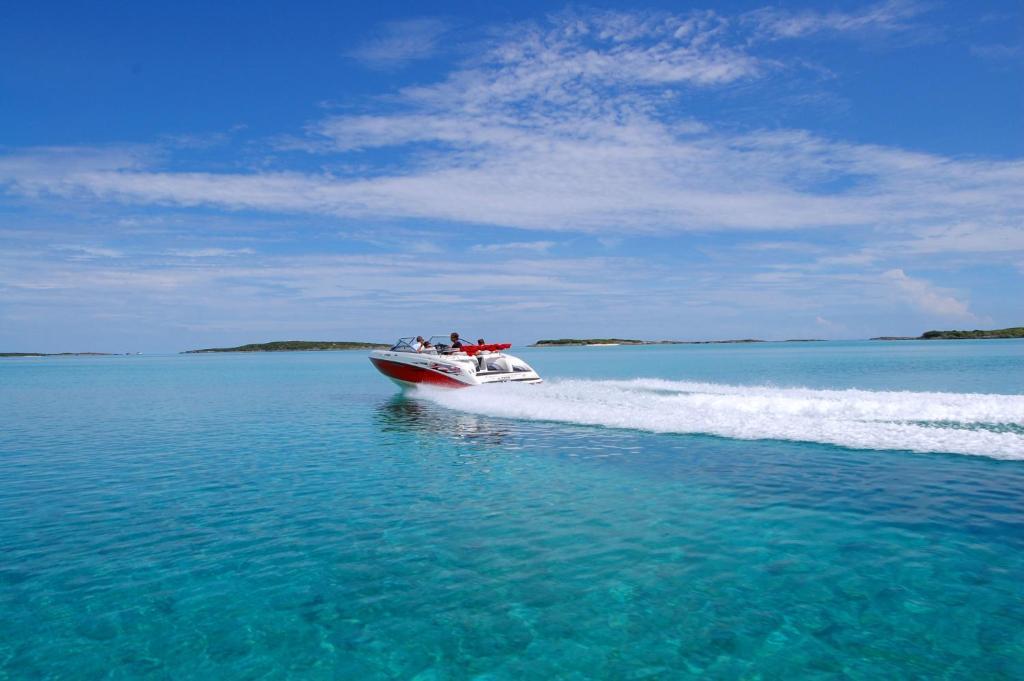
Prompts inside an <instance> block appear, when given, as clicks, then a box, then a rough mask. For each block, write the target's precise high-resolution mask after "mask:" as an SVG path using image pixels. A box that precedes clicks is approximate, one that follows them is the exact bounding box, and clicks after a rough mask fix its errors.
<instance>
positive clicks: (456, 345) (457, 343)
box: [449, 331, 465, 352]
mask: <svg viewBox="0 0 1024 681" xmlns="http://www.w3.org/2000/svg"><path fill="white" fill-rule="evenodd" d="M449 338H451V340H452V344H451V349H452V352H456V351H458V350H461V349H462V346H463V345H465V343H463V342H462V341H461V340H459V334H457V333H455V332H454V331H452V335H451V336H449Z"/></svg>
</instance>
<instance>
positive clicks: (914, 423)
mask: <svg viewBox="0 0 1024 681" xmlns="http://www.w3.org/2000/svg"><path fill="white" fill-rule="evenodd" d="M420 394H421V395H423V396H425V397H427V398H428V399H430V400H432V401H434V402H436V403H438V404H441V405H443V406H445V407H449V408H452V409H457V410H461V411H466V412H472V413H476V414H482V415H489V416H496V417H504V418H514V419H528V420H542V421H555V422H561V423H573V424H580V425H593V426H605V427H609V428H629V429H635V430H644V431H650V432H655V433H702V434H708V435H717V436H721V437H729V438H740V439H748V440H754V439H774V440H795V441H804V442H820V443H826V444H833V445H840V446H843V447H854V448H860V449H895V450H911V451H916V452H947V453H955V454H973V455H978V456H988V457H992V458H996V459H1014V460H1024V395H991V394H977V393H938V392H897V391H870V390H814V389H809V388H776V387H769V386H737V385H721V384H715V383H694V382H686V381H667V380H661V379H635V380H628V381H593V380H555V381H550V382H547V383H544V384H541V385H515V384H505V385H492V386H486V387H481V388H478V389H472V390H441V389H426V390H421V391H420Z"/></svg>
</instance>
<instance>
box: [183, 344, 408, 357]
mask: <svg viewBox="0 0 1024 681" xmlns="http://www.w3.org/2000/svg"><path fill="white" fill-rule="evenodd" d="M390 347H391V346H390V345H389V344H387V343H363V342H359V341H273V342H271V343H249V344H248V345H239V346H238V347H234V348H204V349H202V350H186V351H185V352H184V353H182V354H185V355H192V354H198V353H203V352H295V351H303V350H375V349H378V348H390Z"/></svg>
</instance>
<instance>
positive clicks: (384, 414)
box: [376, 393, 513, 445]
mask: <svg viewBox="0 0 1024 681" xmlns="http://www.w3.org/2000/svg"><path fill="white" fill-rule="evenodd" d="M376 416H377V420H378V422H379V423H380V425H381V430H382V431H384V432H412V433H419V434H423V435H433V436H443V437H449V438H454V439H456V440H470V441H473V442H474V443H478V444H482V445H502V444H506V443H507V442H508V440H509V438H510V437H511V436H512V434H513V433H512V431H513V427H512V425H511V424H509V423H508V422H507V421H501V420H499V419H494V418H492V417H487V416H479V415H477V414H466V413H462V412H458V411H453V410H451V409H448V408H446V407H442V406H440V405H437V404H434V403H433V402H430V401H429V400H426V399H423V398H417V397H416V396H415V395H409V394H406V393H400V394H398V395H395V396H393V397H391V398H390V399H388V400H385V401H383V402H381V403H380V404H379V405H378V407H377V414H376Z"/></svg>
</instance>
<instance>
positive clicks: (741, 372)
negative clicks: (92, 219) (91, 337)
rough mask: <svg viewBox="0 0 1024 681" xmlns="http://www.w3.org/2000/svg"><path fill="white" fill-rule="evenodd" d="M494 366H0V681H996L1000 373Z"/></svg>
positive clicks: (762, 355)
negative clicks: (514, 370) (396, 377)
mask: <svg viewBox="0 0 1024 681" xmlns="http://www.w3.org/2000/svg"><path fill="white" fill-rule="evenodd" d="M520 354H521V355H522V356H523V357H524V358H526V359H527V360H528V361H530V362H531V363H532V364H533V365H534V366H535V367H536V368H537V369H538V370H539V371H540V372H541V374H542V375H544V376H545V377H546V378H548V379H549V380H548V382H547V383H545V384H544V385H543V386H494V387H493V388H494V390H493V391H491V388H481V389H479V390H467V391H458V392H447V393H440V392H431V391H428V392H425V393H420V394H416V395H403V394H401V393H400V392H398V391H397V389H396V388H395V387H394V386H393V385H392V384H391V383H389V382H387V381H386V380H384V379H383V378H381V377H379V376H378V375H377V374H376V373H375V372H374V370H373V369H372V367H371V366H370V364H369V362H367V361H366V358H365V356H364V355H363V354H361V353H344V352H340V353H294V354H276V355H199V356H193V355H188V356H168V357H110V358H53V359H17V360H0V413H2V414H3V421H2V428H0V556H2V562H0V678H11V679H22V678H25V679H29V678H31V679H36V678H61V679H94V678H110V679H128V678H132V679H135V678H152V679H170V678H173V679H181V678H209V677H216V678H220V679H235V678H303V679H317V678H331V679H420V680H421V681H423V680H427V679H481V680H484V679H487V680H497V679H590V678H608V679H679V678H698V677H701V678H723V679H726V678H728V679H732V678H764V679H773V678H778V679H791V678H819V679H828V678H839V677H846V678H855V679H879V678H887V679H899V678H907V679H910V678H949V679H1000V678H1006V679H1011V678H1024V454H1022V453H1021V452H1024V447H1022V442H1024V343H1021V342H1016V341H1005V342H999V341H993V342H961V343H956V342H951V343H943V342H930V343H828V344H815V345H809V344H766V345H759V346H681V347H651V348H626V347H619V348H581V349H544V350H539V349H538V350H523V351H522V352H521V353H520ZM638 379H660V380H657V381H654V380H638ZM514 388H521V390H513V389H514ZM484 391H490V392H484ZM908 391H909V392H908ZM969 393H973V394H969ZM853 445H856V447H854V446H853Z"/></svg>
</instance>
